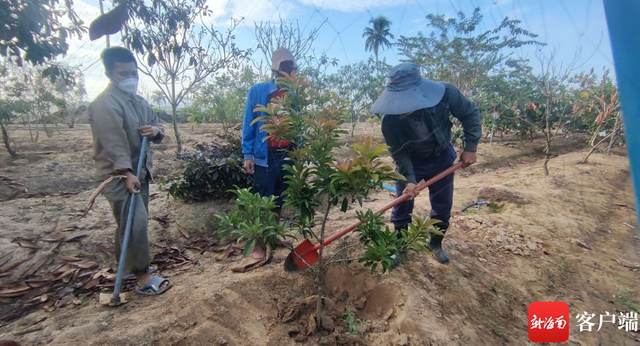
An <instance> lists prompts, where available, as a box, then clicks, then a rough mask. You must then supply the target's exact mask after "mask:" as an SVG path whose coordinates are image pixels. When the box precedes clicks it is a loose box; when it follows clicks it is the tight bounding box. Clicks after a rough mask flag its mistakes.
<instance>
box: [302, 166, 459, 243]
mask: <svg viewBox="0 0 640 346" xmlns="http://www.w3.org/2000/svg"><path fill="white" fill-rule="evenodd" d="M460 167H462V162H458V163H456V164H455V165H453V166H451V167H449V168H447V169H445V170H444V171H442V172H440V173H438V175H436V176H435V177H433V178H431V179H429V180H427V181H425V182H423V183H421V184H418V186H417V189H418V191H422V190H424V189H425V188H426V187H428V186H430V185H433V184H434V183H435V182H437V181H438V180H440V179H442V178H444V177H446V176H447V175H449V174H451V173H453V172H454V171H455V170H457V169H458V168H460ZM407 199H409V195H407V194H404V195H402V196H400V197H398V198H396V199H394V200H393V201H391V202H389V203H388V204H386V205H385V206H384V207H382V208H380V209H378V210H377V211H376V213H375V215H380V214H382V213H384V212H385V211H387V210H389V209H391V208H393V207H395V206H397V205H398V204H400V203H402V202H404V201H406V200H407ZM360 225H362V221H359V220H358V222H356V223H354V224H352V225H351V226H349V227H347V228H344V229H342V230H341V231H339V232H337V233H335V234H333V235H331V236H330V237H328V238H327V239H325V240H324V245H325V246H327V245H329V244H331V242H333V241H334V240H336V239H338V238H340V237H342V236H343V235H345V234H347V233H349V232H351V231H353V230H354V229H356V228H358V226H360ZM319 248H320V243H318V244H316V245H315V246H314V250H317V249H319Z"/></svg>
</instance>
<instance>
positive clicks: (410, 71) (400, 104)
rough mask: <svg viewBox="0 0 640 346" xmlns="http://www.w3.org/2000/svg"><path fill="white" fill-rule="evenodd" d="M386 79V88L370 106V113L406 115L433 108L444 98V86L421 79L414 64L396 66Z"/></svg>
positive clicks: (418, 70)
mask: <svg viewBox="0 0 640 346" xmlns="http://www.w3.org/2000/svg"><path fill="white" fill-rule="evenodd" d="M387 77H388V78H387V87H386V89H385V90H384V91H383V92H382V94H380V96H379V97H378V99H377V100H376V102H374V103H373V105H371V109H370V111H371V113H378V114H406V113H410V112H413V111H416V110H418V109H422V108H429V107H433V106H435V105H437V104H438V103H439V102H440V100H442V97H443V96H444V91H445V86H444V84H442V83H439V82H435V81H432V80H430V79H426V78H422V77H421V76H420V68H418V65H416V64H414V63H410V62H405V63H402V64H399V65H396V66H395V67H393V68H392V69H391V71H389V74H388V75H387Z"/></svg>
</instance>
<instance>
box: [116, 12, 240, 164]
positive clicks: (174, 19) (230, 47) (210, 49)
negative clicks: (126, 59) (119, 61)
mask: <svg viewBox="0 0 640 346" xmlns="http://www.w3.org/2000/svg"><path fill="white" fill-rule="evenodd" d="M152 5H153V7H152V10H153V11H152V12H153V14H154V15H153V16H152V17H151V18H147V17H145V16H142V17H143V21H144V23H145V25H144V26H138V25H134V23H132V22H130V23H129V24H127V27H126V30H125V35H124V44H125V45H126V46H127V47H128V48H129V49H131V50H132V51H134V52H135V53H136V54H137V56H138V61H139V62H140V64H139V67H140V71H141V72H142V73H144V74H145V75H147V76H149V77H151V79H152V80H153V82H154V83H155V84H156V86H157V87H158V89H159V90H160V91H161V92H162V93H163V94H164V96H165V98H166V100H167V101H168V103H169V105H170V106H171V111H172V115H173V129H174V132H175V136H176V145H177V151H178V153H180V152H181V151H182V141H181V139H180V132H179V131H178V106H180V104H181V103H182V101H183V100H184V99H185V98H187V97H188V96H189V95H190V94H192V92H193V90H195V89H197V88H198V87H199V86H201V85H202V84H203V83H204V81H205V79H206V78H207V77H209V76H211V75H214V74H215V73H216V72H218V71H220V70H223V69H225V68H229V67H236V66H237V65H238V64H239V63H240V61H242V60H244V58H245V57H246V55H247V52H246V51H244V50H241V49H239V48H238V47H237V46H236V45H235V43H234V40H235V35H234V34H233V31H234V30H235V28H236V26H237V25H238V24H239V22H238V21H232V25H231V27H230V28H229V29H228V30H227V31H220V30H218V29H217V28H216V27H215V26H214V25H213V24H210V23H208V21H207V20H208V18H207V17H208V16H209V15H210V14H211V10H209V8H208V7H207V6H206V1H204V0H196V1H193V2H190V1H186V0H168V1H163V2H152Z"/></svg>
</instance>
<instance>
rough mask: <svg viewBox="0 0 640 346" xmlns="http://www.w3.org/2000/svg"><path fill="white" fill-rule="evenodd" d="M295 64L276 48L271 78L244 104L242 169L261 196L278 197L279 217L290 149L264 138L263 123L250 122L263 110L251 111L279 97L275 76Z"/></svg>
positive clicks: (286, 52)
mask: <svg viewBox="0 0 640 346" xmlns="http://www.w3.org/2000/svg"><path fill="white" fill-rule="evenodd" d="M297 69H298V66H297V65H296V62H295V59H294V57H293V54H291V52H290V51H289V50H288V49H286V48H283V47H280V48H278V49H276V50H275V51H274V52H273V55H272V57H271V72H272V78H271V80H270V81H269V82H265V83H258V84H255V85H253V86H252V87H251V88H250V89H249V94H248V95H247V103H246V106H245V111H244V122H243V126H242V153H243V154H244V169H245V171H246V172H247V173H249V174H253V175H254V178H255V179H254V180H255V189H256V190H257V192H258V193H259V194H260V196H278V198H277V200H276V203H277V205H278V208H277V209H276V210H275V211H276V213H277V214H278V219H279V218H280V217H281V213H282V204H283V199H282V193H283V192H284V190H285V189H286V185H285V179H284V176H285V175H286V173H287V172H286V171H285V170H284V169H283V165H284V164H285V163H287V161H288V159H289V156H288V154H287V152H288V151H289V150H290V149H291V143H289V142H287V141H284V140H280V139H277V138H274V139H269V140H267V141H265V140H264V138H265V137H266V136H267V133H266V132H263V131H260V126H262V124H263V122H261V121H260V122H257V123H255V124H253V125H251V122H253V120H254V119H255V118H257V117H259V116H261V115H264V113H261V112H254V111H253V110H254V109H255V108H256V106H258V105H267V104H268V103H269V102H271V100H274V99H276V98H281V97H283V96H284V94H285V93H286V90H285V89H282V88H278V87H277V86H276V83H275V79H276V78H278V77H282V76H283V74H282V72H286V73H287V74H289V75H292V76H294V75H295V72H296V71H297ZM255 249H256V250H254V254H253V257H254V258H262V257H264V256H265V255H264V252H263V251H262V249H261V248H260V247H259V246H256V247H255Z"/></svg>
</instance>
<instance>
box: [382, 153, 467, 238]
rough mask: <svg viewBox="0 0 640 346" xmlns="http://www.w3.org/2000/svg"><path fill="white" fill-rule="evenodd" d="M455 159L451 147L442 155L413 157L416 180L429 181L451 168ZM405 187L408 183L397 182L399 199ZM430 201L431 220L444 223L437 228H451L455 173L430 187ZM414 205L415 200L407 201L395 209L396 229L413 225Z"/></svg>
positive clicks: (393, 213) (392, 214)
mask: <svg viewBox="0 0 640 346" xmlns="http://www.w3.org/2000/svg"><path fill="white" fill-rule="evenodd" d="M455 159H456V151H455V150H454V149H453V147H451V146H449V147H448V148H447V149H445V150H443V151H442V152H441V153H440V154H438V155H435V156H431V157H428V158H418V157H412V162H413V170H414V172H415V174H416V180H417V181H418V182H420V180H422V179H424V180H428V179H430V178H432V177H434V176H435V175H437V174H438V173H440V172H442V171H444V170H445V169H447V168H449V167H451V166H452V165H453V163H454V161H455ZM405 186H406V182H404V181H398V182H396V196H397V197H400V196H402V191H404V188H405ZM423 193H424V192H423ZM429 201H430V202H431V213H430V216H431V218H433V219H437V220H440V221H442V222H440V223H438V224H436V225H435V226H436V227H438V228H440V229H442V230H446V229H447V228H448V227H449V218H450V217H451V207H452V206H453V173H452V174H449V175H448V176H446V177H444V178H442V179H441V180H440V181H438V182H436V183H434V184H433V185H431V186H429ZM413 203H414V201H413V200H410V201H405V202H404V203H401V204H400V205H398V206H396V207H394V208H393V211H392V213H391V222H392V223H393V225H394V226H395V227H396V229H398V228H402V227H405V226H406V225H408V224H410V223H411V214H412V213H413Z"/></svg>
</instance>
